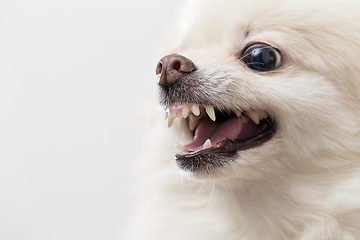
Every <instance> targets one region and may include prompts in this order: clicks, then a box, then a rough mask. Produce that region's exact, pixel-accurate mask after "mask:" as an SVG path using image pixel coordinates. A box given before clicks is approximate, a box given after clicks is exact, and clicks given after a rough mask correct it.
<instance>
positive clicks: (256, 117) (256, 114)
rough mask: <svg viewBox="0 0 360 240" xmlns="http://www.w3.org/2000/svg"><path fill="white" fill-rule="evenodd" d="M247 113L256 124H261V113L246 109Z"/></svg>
mask: <svg viewBox="0 0 360 240" xmlns="http://www.w3.org/2000/svg"><path fill="white" fill-rule="evenodd" d="M245 114H246V115H247V116H248V117H249V118H250V119H251V120H252V121H253V122H254V123H256V124H259V122H260V113H259V112H255V111H251V112H248V111H245Z"/></svg>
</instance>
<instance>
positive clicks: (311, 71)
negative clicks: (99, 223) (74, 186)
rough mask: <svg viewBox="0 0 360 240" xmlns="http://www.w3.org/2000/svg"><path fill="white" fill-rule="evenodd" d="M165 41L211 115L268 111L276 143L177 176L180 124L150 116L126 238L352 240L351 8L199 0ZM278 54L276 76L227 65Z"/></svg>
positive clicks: (356, 167) (356, 93) (357, 48)
mask: <svg viewBox="0 0 360 240" xmlns="http://www.w3.org/2000/svg"><path fill="white" fill-rule="evenodd" d="M185 10H186V11H185V12H184V13H183V14H182V18H181V20H180V21H179V25H177V26H176V27H174V28H173V31H172V32H171V34H169V41H168V42H169V44H168V45H167V48H165V50H164V51H163V52H164V55H166V54H170V53H180V54H182V55H184V56H186V57H188V58H189V59H191V60H192V61H193V62H194V63H195V65H196V66H197V68H198V71H199V74H200V75H201V76H200V77H199V78H198V79H195V80H194V81H199V82H198V83H200V84H198V85H197V86H202V87H198V88H197V89H192V91H197V92H198V93H199V94H204V95H206V96H207V97H208V98H210V99H212V101H213V102H215V103H216V105H215V106H216V107H224V106H225V107H233V108H240V109H241V108H249V107H250V108H252V107H258V108H261V109H263V110H266V111H267V112H268V113H269V114H271V116H272V117H273V118H274V119H276V122H277V123H278V127H277V131H276V134H275V136H274V137H273V138H272V139H271V140H269V141H268V142H266V143H264V144H262V145H261V146H258V147H255V148H252V149H249V150H246V151H242V152H239V153H238V155H237V158H236V160H235V161H231V162H229V164H228V165H226V166H223V167H221V168H218V169H216V171H214V172H212V173H209V174H204V173H203V174H194V173H188V172H184V171H182V170H180V169H179V168H178V167H177V166H176V164H175V162H174V160H173V157H174V155H175V154H176V153H177V149H176V148H175V147H174V144H175V143H181V144H184V143H188V142H191V139H192V136H191V133H190V131H189V130H186V129H187V127H186V126H185V125H186V123H185V121H184V120H179V119H177V120H175V123H174V126H173V127H172V128H170V129H167V128H166V127H165V123H164V119H163V110H160V111H158V112H157V113H155V112H153V113H152V114H153V117H152V120H151V124H152V125H151V129H152V130H151V132H150V134H149V142H151V145H150V148H149V152H148V153H147V154H146V155H145V156H144V161H143V162H142V167H143V176H144V177H145V179H144V184H143V185H142V189H143V190H144V195H143V199H142V200H143V201H142V204H141V206H140V207H139V214H138V216H137V218H136V220H135V222H134V223H135V224H134V225H133V229H132V230H133V232H132V234H131V237H130V239H154V240H155V239H156V240H158V239H166V240H168V239H171V240H177V239H179V240H180V239H181V240H183V239H187V240H192V239H193V240H202V239H204V240H205V239H206V240H211V239H213V240H215V239H216V240H219V239H222V240H235V239H236V240H240V239H247V240H260V239H261V240H266V239H269V240H270V239H271V240H281V239H284V240H285V239H287V240H289V239H299V240H331V239H334V240H335V239H344V240H345V239H346V240H350V239H360V1H358V0H354V1H351V0H326V1H325V0H311V1H309V0H291V1H289V0H272V1H266V0H252V1H245V0H197V1H191V2H190V4H189V5H188V6H187V7H186V8H185ZM253 42H263V43H267V44H269V45H271V46H274V47H276V48H277V49H279V50H280V52H281V54H282V57H283V58H282V59H283V64H282V66H281V67H280V68H279V69H277V70H275V71H272V72H268V73H261V74H260V73H257V72H254V71H252V70H250V69H249V68H247V67H246V66H245V65H244V64H243V63H242V62H241V61H240V60H239V58H238V57H236V56H237V53H238V52H240V51H242V50H243V49H244V47H245V46H246V45H248V44H250V43H253Z"/></svg>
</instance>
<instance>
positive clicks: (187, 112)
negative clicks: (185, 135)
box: [181, 106, 190, 118]
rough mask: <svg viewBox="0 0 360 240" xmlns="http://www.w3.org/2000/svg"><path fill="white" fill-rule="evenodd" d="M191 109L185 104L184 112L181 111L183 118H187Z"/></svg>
mask: <svg viewBox="0 0 360 240" xmlns="http://www.w3.org/2000/svg"><path fill="white" fill-rule="evenodd" d="M189 111H190V110H189V108H188V107H186V106H185V107H184V108H183V110H182V112H181V113H182V117H183V118H187V116H188V115H189Z"/></svg>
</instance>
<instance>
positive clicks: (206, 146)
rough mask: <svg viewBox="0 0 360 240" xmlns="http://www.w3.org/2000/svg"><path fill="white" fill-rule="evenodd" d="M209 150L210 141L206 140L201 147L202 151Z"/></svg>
mask: <svg viewBox="0 0 360 240" xmlns="http://www.w3.org/2000/svg"><path fill="white" fill-rule="evenodd" d="M207 148H211V141H210V139H208V140H206V141H205V143H204V146H203V149H207Z"/></svg>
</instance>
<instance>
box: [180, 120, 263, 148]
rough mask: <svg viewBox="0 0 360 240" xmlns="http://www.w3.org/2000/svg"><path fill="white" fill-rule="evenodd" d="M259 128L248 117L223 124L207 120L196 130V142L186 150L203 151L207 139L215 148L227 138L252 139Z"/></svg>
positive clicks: (187, 146) (188, 145)
mask: <svg viewBox="0 0 360 240" xmlns="http://www.w3.org/2000/svg"><path fill="white" fill-rule="evenodd" d="M258 128H259V127H258V126H257V125H256V124H255V123H254V122H253V121H251V119H250V118H249V117H248V116H246V115H243V116H241V117H233V118H230V119H228V120H226V121H225V122H222V123H220V122H213V121H211V120H210V119H205V120H203V121H202V122H201V123H200V124H199V126H198V127H197V128H196V130H195V137H194V141H193V142H192V143H190V144H187V145H185V146H184V148H185V151H187V152H193V151H196V150H199V149H202V148H203V144H204V142H205V141H206V140H207V139H210V141H211V145H212V146H214V145H215V144H217V143H219V142H221V141H223V140H224V139H226V138H228V139H231V140H235V139H238V140H241V139H246V138H250V137H251V136H252V135H253V134H254V132H256V130H257V129H258Z"/></svg>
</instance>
